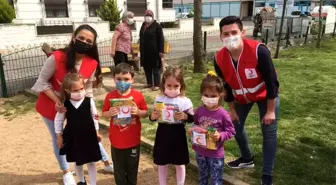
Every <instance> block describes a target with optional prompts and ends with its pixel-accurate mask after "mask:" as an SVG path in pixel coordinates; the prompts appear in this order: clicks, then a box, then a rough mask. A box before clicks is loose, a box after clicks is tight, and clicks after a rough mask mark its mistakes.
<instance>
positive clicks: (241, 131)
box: [233, 98, 280, 175]
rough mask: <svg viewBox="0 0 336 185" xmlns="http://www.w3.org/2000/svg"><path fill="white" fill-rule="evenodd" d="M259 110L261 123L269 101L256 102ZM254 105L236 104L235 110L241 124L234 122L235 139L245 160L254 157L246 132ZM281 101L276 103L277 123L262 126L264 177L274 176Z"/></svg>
mask: <svg viewBox="0 0 336 185" xmlns="http://www.w3.org/2000/svg"><path fill="white" fill-rule="evenodd" d="M256 103H257V105H258V109H259V119H260V122H261V120H262V119H263V117H264V116H265V114H266V111H267V100H265V101H261V102H256ZM252 106H253V103H249V104H239V103H235V109H236V112H237V115H238V117H239V122H240V123H238V122H237V121H234V122H233V124H234V126H235V130H236V135H235V139H236V141H237V143H238V145H239V148H240V152H241V156H242V157H243V158H244V159H249V158H251V157H252V152H251V149H250V146H249V144H248V139H247V134H246V132H245V120H246V117H247V115H248V113H249V112H250V110H251V108H252ZM279 109H280V100H279V98H276V103H275V122H274V123H273V124H271V125H265V124H261V131H262V135H263V157H264V158H263V171H262V174H264V175H272V173H273V168H274V161H275V154H276V150H277V122H278V119H279Z"/></svg>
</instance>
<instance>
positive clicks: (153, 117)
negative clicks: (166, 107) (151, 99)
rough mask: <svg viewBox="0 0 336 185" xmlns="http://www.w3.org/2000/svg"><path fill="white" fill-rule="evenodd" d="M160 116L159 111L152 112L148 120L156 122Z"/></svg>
mask: <svg viewBox="0 0 336 185" xmlns="http://www.w3.org/2000/svg"><path fill="white" fill-rule="evenodd" d="M160 115H161V112H160V111H157V110H154V111H153V112H152V114H151V115H150V116H151V117H150V118H151V120H157V119H159V117H160Z"/></svg>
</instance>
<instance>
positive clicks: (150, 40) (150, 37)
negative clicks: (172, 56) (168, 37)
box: [140, 21, 164, 66]
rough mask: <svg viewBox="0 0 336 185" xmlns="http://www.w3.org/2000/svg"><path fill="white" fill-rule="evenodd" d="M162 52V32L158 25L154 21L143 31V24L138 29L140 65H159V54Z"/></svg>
mask: <svg viewBox="0 0 336 185" xmlns="http://www.w3.org/2000/svg"><path fill="white" fill-rule="evenodd" d="M163 52H164V37H163V30H162V28H161V26H160V24H159V23H157V22H156V21H154V22H153V23H152V24H151V25H150V26H149V27H147V28H146V29H145V23H143V24H142V26H141V29H140V57H141V65H142V66H144V65H155V66H160V65H161V62H160V61H161V59H160V56H159V53H163Z"/></svg>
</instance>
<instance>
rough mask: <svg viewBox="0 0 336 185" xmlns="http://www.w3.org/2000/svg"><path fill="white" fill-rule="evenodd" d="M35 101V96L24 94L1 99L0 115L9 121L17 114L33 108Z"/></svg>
mask: <svg viewBox="0 0 336 185" xmlns="http://www.w3.org/2000/svg"><path fill="white" fill-rule="evenodd" d="M35 101H36V98H34V97H27V96H24V95H19V96H15V97H13V98H10V99H3V101H1V103H0V105H1V106H0V107H1V108H0V115H1V116H4V117H5V118H6V119H8V120H9V121H11V120H13V119H14V118H15V117H17V116H20V115H24V114H27V113H28V112H30V111H32V110H34V107H35Z"/></svg>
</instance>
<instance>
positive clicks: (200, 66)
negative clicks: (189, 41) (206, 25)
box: [193, 0, 204, 73]
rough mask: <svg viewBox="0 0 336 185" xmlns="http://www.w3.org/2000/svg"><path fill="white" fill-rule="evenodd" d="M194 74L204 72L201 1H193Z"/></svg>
mask: <svg viewBox="0 0 336 185" xmlns="http://www.w3.org/2000/svg"><path fill="white" fill-rule="evenodd" d="M193 42H194V73H203V72H204V62H203V61H202V59H203V57H202V56H203V54H202V52H203V49H202V0H194V35H193Z"/></svg>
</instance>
